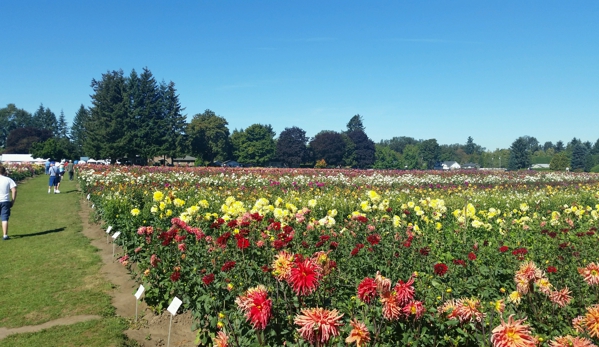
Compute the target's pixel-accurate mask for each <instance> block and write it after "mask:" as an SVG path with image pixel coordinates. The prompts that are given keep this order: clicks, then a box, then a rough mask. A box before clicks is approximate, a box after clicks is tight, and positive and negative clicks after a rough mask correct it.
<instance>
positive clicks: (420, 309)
mask: <svg viewBox="0 0 599 347" xmlns="http://www.w3.org/2000/svg"><path fill="white" fill-rule="evenodd" d="M424 311H426V310H425V308H424V305H422V302H421V301H412V302H410V303H408V304H407V305H406V306H404V308H403V309H402V312H403V314H404V315H406V316H407V317H410V316H414V318H415V319H420V317H422V315H423V314H424Z"/></svg>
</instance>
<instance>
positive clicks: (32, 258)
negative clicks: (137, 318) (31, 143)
mask: <svg viewBox="0 0 599 347" xmlns="http://www.w3.org/2000/svg"><path fill="white" fill-rule="evenodd" d="M47 184H48V179H47V176H38V177H35V178H32V179H28V180H26V181H24V182H21V183H19V185H18V197H17V202H16V204H15V206H14V208H13V210H12V215H11V217H10V222H9V236H10V237H11V239H10V240H8V241H0V327H3V328H8V329H11V328H18V327H24V326H31V325H39V324H42V323H46V322H50V321H53V320H57V319H64V318H68V317H75V316H81V315H96V316H100V317H101V318H100V319H96V320H91V321H87V322H81V323H76V324H72V325H66V326H64V325H63V326H56V327H52V328H49V329H46V330H43V331H41V332H38V333H26V334H13V335H10V336H8V337H7V338H5V339H2V340H0V347H5V346H41V345H43V346H123V345H128V344H129V342H128V341H127V340H126V338H125V336H124V334H123V331H124V330H125V329H127V322H126V321H125V320H124V319H122V318H118V317H116V316H115V310H114V307H112V305H111V298H110V295H109V294H108V292H109V290H110V289H111V285H110V283H108V282H107V281H106V280H105V279H104V278H103V276H102V275H101V274H100V271H99V269H100V267H101V265H102V263H101V258H100V256H99V255H98V254H97V250H96V249H95V248H94V247H92V246H91V245H90V241H89V239H87V238H86V237H85V236H84V235H82V234H81V231H82V223H81V220H80V217H79V209H80V203H79V201H80V199H81V195H80V193H79V192H78V191H77V188H76V185H75V181H72V182H71V181H68V179H67V180H65V181H63V184H62V186H61V193H60V194H48V193H47V189H48V186H47Z"/></svg>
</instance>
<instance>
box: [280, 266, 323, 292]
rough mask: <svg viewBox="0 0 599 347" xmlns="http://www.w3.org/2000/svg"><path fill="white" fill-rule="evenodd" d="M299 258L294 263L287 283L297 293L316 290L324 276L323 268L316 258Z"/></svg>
mask: <svg viewBox="0 0 599 347" xmlns="http://www.w3.org/2000/svg"><path fill="white" fill-rule="evenodd" d="M297 258H298V259H297V260H296V261H295V263H294V264H293V267H292V268H291V271H290V273H289V277H287V283H289V285H290V286H291V288H292V289H293V291H294V292H295V294H297V295H308V294H311V293H312V292H313V291H315V290H316V287H317V286H318V284H319V281H320V278H321V277H322V268H321V267H320V265H318V263H317V262H316V261H315V260H314V259H310V258H308V259H301V257H297Z"/></svg>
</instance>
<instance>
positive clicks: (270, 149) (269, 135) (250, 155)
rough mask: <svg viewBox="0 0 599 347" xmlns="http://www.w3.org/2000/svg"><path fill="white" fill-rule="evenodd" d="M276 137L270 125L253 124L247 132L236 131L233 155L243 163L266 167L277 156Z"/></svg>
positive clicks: (233, 137) (234, 133) (232, 138)
mask: <svg viewBox="0 0 599 347" xmlns="http://www.w3.org/2000/svg"><path fill="white" fill-rule="evenodd" d="M275 135H276V133H275V132H274V130H272V126H271V125H270V124H269V125H262V124H252V125H250V126H249V127H247V128H246V129H245V130H241V131H237V130H235V131H234V132H233V134H232V135H231V142H232V144H233V154H234V155H235V157H236V158H237V161H239V162H241V163H252V164H255V165H257V166H265V165H266V164H267V163H268V162H269V161H271V160H272V159H273V158H274V156H275V150H276V144H275V140H274V137H275Z"/></svg>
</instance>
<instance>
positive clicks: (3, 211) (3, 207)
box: [0, 201, 11, 222]
mask: <svg viewBox="0 0 599 347" xmlns="http://www.w3.org/2000/svg"><path fill="white" fill-rule="evenodd" d="M10 205H11V202H10V201H3V202H0V220H2V221H3V222H6V221H8V217H10Z"/></svg>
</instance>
